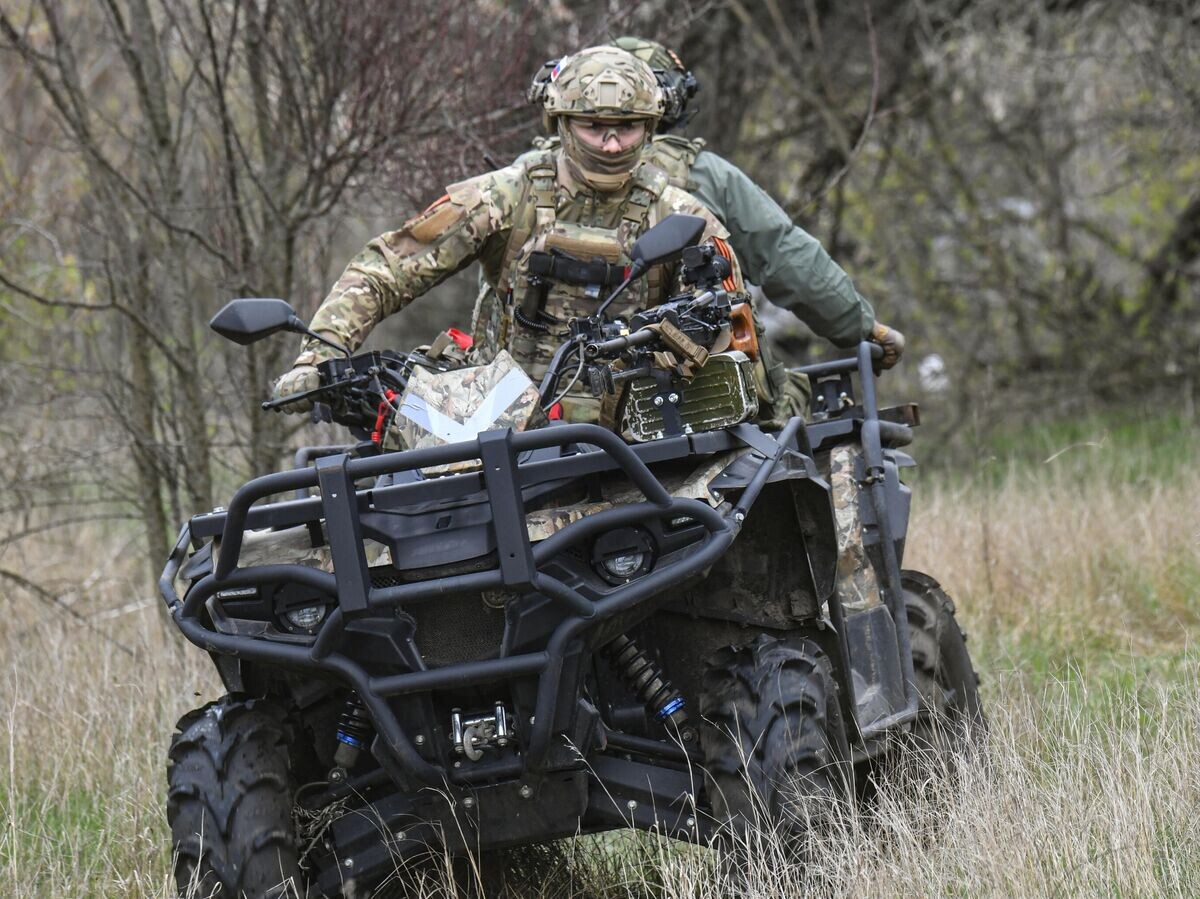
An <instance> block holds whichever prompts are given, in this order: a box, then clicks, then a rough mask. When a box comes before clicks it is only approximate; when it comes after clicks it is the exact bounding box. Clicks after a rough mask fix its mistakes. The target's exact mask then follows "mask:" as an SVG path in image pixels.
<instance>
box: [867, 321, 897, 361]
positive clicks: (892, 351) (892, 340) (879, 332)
mask: <svg viewBox="0 0 1200 899" xmlns="http://www.w3.org/2000/svg"><path fill="white" fill-rule="evenodd" d="M868 339H869V340H870V341H871V343H877V344H879V345H880V346H881V347H883V358H882V359H880V360H879V365H880V367H881V368H891V367H892V366H893V365H895V364H896V363H897V362H899V361H900V357H901V356H902V355H904V335H903V334H901V333H900V332H899V331H897V330H896V329H895V328H889V327H888V326H887V325H885V324H884V323H883V322H875V327H873V328H872V329H871V336H870V337H869V338H868Z"/></svg>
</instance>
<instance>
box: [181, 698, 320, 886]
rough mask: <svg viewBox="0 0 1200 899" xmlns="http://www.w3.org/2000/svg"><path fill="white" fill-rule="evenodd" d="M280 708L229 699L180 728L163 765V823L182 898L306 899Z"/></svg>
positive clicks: (189, 716)
mask: <svg viewBox="0 0 1200 899" xmlns="http://www.w3.org/2000/svg"><path fill="white" fill-rule="evenodd" d="M290 738H291V729H290V727H289V725H288V721H287V715H286V713H285V711H284V709H283V708H282V707H281V706H280V705H279V704H278V703H276V702H272V701H270V700H266V699H248V698H244V697H235V696H226V697H224V698H222V699H219V700H217V701H216V702H212V703H209V704H208V705H206V706H204V707H203V708H200V709H196V710H195V711H192V712H189V713H188V714H186V715H184V716H183V718H182V719H180V721H179V724H178V725H177V730H176V733H175V735H174V738H173V739H172V740H171V748H170V755H169V758H170V761H169V763H168V766H167V785H168V793H167V820H168V822H169V823H170V826H171V839H172V842H173V844H174V849H175V859H176V860H175V881H176V885H177V886H178V888H179V891H180V895H183V896H204V897H210V896H211V897H219V899H241V897H243V896H244V897H247V899H268V897H269V899H282V897H285V896H286V897H296V896H300V897H305V896H308V895H309V893H308V890H307V886H306V884H307V879H306V878H305V876H304V874H303V872H302V871H301V868H300V853H299V843H298V839H297V834H296V825H295V821H294V819H293V816H292V797H293V795H294V794H295V785H294V783H293V780H292V775H291V766H290V757H289V751H288V746H289V743H290Z"/></svg>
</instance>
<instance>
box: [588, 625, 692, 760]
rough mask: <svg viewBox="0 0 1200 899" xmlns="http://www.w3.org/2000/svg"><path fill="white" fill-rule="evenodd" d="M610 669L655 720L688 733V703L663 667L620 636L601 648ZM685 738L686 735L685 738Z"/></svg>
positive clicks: (624, 637) (689, 730) (634, 644)
mask: <svg viewBox="0 0 1200 899" xmlns="http://www.w3.org/2000/svg"><path fill="white" fill-rule="evenodd" d="M604 652H605V654H606V655H607V656H608V660H609V662H610V663H611V664H612V666H613V670H615V671H616V672H617V674H619V675H620V676H621V679H622V680H623V681H625V684H626V686H628V687H629V689H630V690H631V691H632V692H633V694H634V695H635V696H637V698H638V699H639V700H640V701H641V702H642V703H644V704H645V706H646V709H647V711H649V712H650V714H651V715H653V716H654V720H655V721H659V722H661V723H663V724H668V723H669V724H671V725H673V726H674V727H675V728H676V729H679V730H680V733H684V734H687V733H690V732H691V729H690V728H685V725H686V724H687V720H688V716H687V709H686V705H687V703H686V702H685V701H684V699H683V696H682V695H680V693H679V691H678V690H676V689H675V688H674V687H673V686H672V685H671V682H670V681H669V680H667V677H666V675H665V674H663V672H662V670H661V669H660V668H659V667H658V665H656V664H655V663H654V660H653V659H651V658H650V657H649V656H648V655H646V653H644V652H642V651H641V649H639V648H638V645H637V644H636V643H634V642H633V641H632V640H630V639H629V638H628V637H626V636H624V635H622V636H620V637H617V638H615V639H614V640H613V641H612V642H611V643H609V644H608V646H606V647H605V648H604ZM685 739H686V737H685Z"/></svg>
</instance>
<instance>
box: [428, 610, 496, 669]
mask: <svg viewBox="0 0 1200 899" xmlns="http://www.w3.org/2000/svg"><path fill="white" fill-rule="evenodd" d="M405 611H406V612H407V613H408V614H409V615H411V616H412V617H413V619H414V620H415V621H416V622H417V637H416V639H417V649H419V650H420V651H421V655H422V656H423V657H424V659H425V664H426V665H428V666H429V667H431V668H440V667H441V666H443V665H450V664H453V663H455V662H475V661H478V660H480V659H493V658H496V657H497V656H499V655H500V643H501V641H502V640H503V639H504V612H503V611H502V610H500V609H493V608H492V607H491V606H488V605H485V604H484V602H483V599H482V597H480V595H479V594H478V593H473V594H464V595H460V596H450V597H445V598H441V599H430V600H426V601H424V602H418V603H413V604H412V605H409V606H406V607H405Z"/></svg>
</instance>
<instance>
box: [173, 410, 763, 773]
mask: <svg viewBox="0 0 1200 899" xmlns="http://www.w3.org/2000/svg"><path fill="white" fill-rule="evenodd" d="M556 445H557V446H564V447H566V446H571V445H586V446H594V447H598V448H599V450H598V451H591V452H584V453H580V454H578V455H577V456H575V457H569V458H567V459H563V460H558V461H560V462H563V463H571V462H573V463H575V464H574V465H560V466H558V467H556V468H555V469H553V470H552V471H551V472H549V473H553V474H556V475H557V476H558V477H563V476H568V475H569V474H571V473H572V472H571V469H572V468H574V469H576V470H577V471H578V472H580V473H586V472H587V471H589V470H591V469H592V468H594V465H593V464H592V463H594V462H595V461H596V460H594V459H592V458H590V457H592V456H594V455H596V453H597V452H599V453H602V454H604V455H605V456H607V457H608V458H609V459H611V460H612V461H613V462H615V463H616V465H617V466H618V467H619V468H620V469H622V470H623V471H624V472H625V474H626V476H628V477H629V479H630V480H631V481H632V482H633V483H634V484H635V485H637V487H639V488H640V489H641V491H642V493H643V495H644V496H645V497H646V500H645V501H644V502H640V503H634V504H631V505H627V506H621V507H617V508H612V509H606V510H604V511H601V512H598V513H595V514H593V515H590V516H588V517H587V518H584V519H582V520H580V521H577V522H574V523H572V524H570V525H568V526H567V527H565V528H563V529H562V530H560V531H558V532H556V533H555V534H553V535H551V536H550V537H549V538H547V539H546V540H543V541H541V542H540V543H538V544H537V545H536V546H534V545H532V544H531V543H530V541H529V537H528V534H527V531H526V528H525V523H524V521H525V512H524V503H523V500H522V494H521V483H522V480H524V479H523V478H522V477H521V476H520V469H521V467H522V466H521V465H520V463H519V462H518V459H517V455H518V454H520V453H522V452H526V451H530V450H535V449H541V448H546V447H552V446H556ZM678 449H680V450H682V449H683V447H679V448H678ZM780 456H782V448H781V450H780V452H779V453H778V454H777V457H776V458H778V457H780ZM472 459H478V460H480V462H481V463H482V466H483V473H482V479H483V485H484V487H485V489H486V490H487V491H488V494H489V500H490V502H491V508H492V513H493V519H492V527H493V529H494V534H495V539H496V544H497V550H498V564H497V566H496V567H495V568H493V569H491V570H488V571H480V572H472V573H470V574H459V575H450V576H446V577H439V578H434V579H432V580H427V581H420V582H416V583H409V584H403V585H400V586H392V587H372V586H371V583H370V578H369V575H368V571H367V564H366V558H365V555H364V552H363V541H362V532H361V527H360V524H359V519H358V514H357V511H358V510H357V505H358V503H359V502H360V501H365V502H370V500H369V498H368V497H366V496H364V495H365V494H369V493H370V491H369V490H357V489H356V488H355V481H356V480H358V479H361V478H372V477H378V476H380V475H384V474H389V473H395V472H399V471H405V470H413V469H419V468H427V467H430V466H435V465H445V464H449V463H454V462H463V461H468V460H472ZM539 464H541V465H545V464H546V463H533V464H532V466H528V467H533V466H536V465H539ZM763 467H764V468H768V467H770V468H773V467H774V460H773V459H770V460H767V461H764V463H763ZM560 469H561V470H560ZM547 473H548V472H547V471H545V470H544V471H543V472H542V474H543V475H545V474H547ZM768 473H769V472H768ZM764 480H765V478H764ZM467 481H468V482H467V483H463V484H460V487H462V488H465V489H468V490H469V489H470V486H471V483H470V481H471V479H467ZM435 483H436V482H435ZM314 486H319V487H320V488H321V496H320V497H314V498H312V499H308V500H303V501H292V502H290V503H284V504H281V505H288V506H296V505H303V506H304V507H305V510H304V511H305V512H309V513H312V517H322V518H324V519H325V521H326V532H327V533H328V536H329V544H330V552H331V555H332V558H333V567H334V572H333V573H332V574H331V573H328V572H324V571H318V570H315V569H313V568H309V567H306V566H303V565H265V566H256V567H251V568H239V567H238V566H237V562H238V556H239V553H240V549H241V544H242V539H243V535H244V533H245V530H246V529H247V522H248V519H249V518H250V517H251V516H250V515H249V513H250V507H251V505H252V504H253V503H254V502H256V501H257V500H259V499H263V498H265V497H268V496H272V495H275V494H280V493H286V492H289V491H294V490H302V489H307V488H311V487H314ZM751 501H752V500H751ZM268 508H269V507H268ZM295 511H298V510H293V512H295ZM655 515H656V516H666V517H671V518H674V517H679V516H687V517H690V518H692V519H693V520H695V521H696V522H698V523H699V524H700V525H702V526H703V527H704V529H705V532H706V533H705V536H704V538H703V539H702V541H701V542H700V544H699V545H698V546H697V547H696V548H695V549H694V550H693V551H691V552H689V554H688V555H687V557H686V558H684V559H681V560H679V561H676V562H673V563H670V564H667V565H665V566H663V567H662V568H660V569H658V570H655V571H652V572H650V573H648V574H647V575H646V576H644V577H642V578H640V579H638V580H635V581H633V582H631V583H629V584H628V585H626V586H624V587H621V588H618V589H616V590H614V591H613V592H612V593H611V594H610V595H608V596H606V597H603V598H601V599H598V600H596V601H591V600H589V599H586V598H585V597H584V596H582V595H581V594H580V593H579V592H578V591H577V590H575V589H574V588H572V587H571V586H569V585H568V584H566V583H564V582H563V581H562V580H559V579H558V578H556V577H554V576H552V575H550V574H548V573H547V572H546V571H544V570H542V569H543V568H544V567H545V566H546V563H547V562H548V561H549V560H550V559H552V558H554V557H555V556H556V555H557V554H559V553H560V552H562V551H563V550H564V549H566V548H568V547H569V546H571V545H573V544H575V543H577V542H579V541H582V540H586V539H587V538H589V537H593V536H595V535H597V534H600V533H602V532H604V531H607V530H610V529H612V528H616V527H620V526H625V525H631V524H635V523H637V522H638V521H641V520H644V519H645V518H647V517H648V516H655ZM289 517H291V516H289ZM304 517H305V518H308V517H309V516H308V515H305V516H304ZM222 518H223V521H222V529H221V534H222V539H221V551H220V553H219V558H218V559H216V560H215V568H214V571H213V573H212V574H209V575H207V576H205V577H203V578H201V579H200V580H199V581H198V582H197V583H196V584H195V585H193V586H192V588H191V589H190V590H188V592H187V594H186V598H182V599H181V598H180V597H179V596H178V595H177V594H176V592H175V587H174V580H175V577H176V575H177V574H178V572H179V568H180V566H181V564H182V562H183V559H184V557H185V555H186V553H187V550H188V547H189V546H190V545H191V543H192V541H193V538H194V536H195V535H194V531H193V527H192V524H191V523H189V525H187V526H185V527H184V528H183V531H182V533H181V534H180V537H179V540H178V542H177V543H176V546H175V549H174V551H173V552H172V554H171V558H170V560H169V562H168V565H167V568H166V570H164V572H163V575H162V578H161V579H160V589H161V590H162V593H163V596H164V599H165V600H166V601H167V603H168V605H169V606H170V608H171V612H172V614H173V616H174V618H175V621H176V623H177V624H178V626H179V628H180V630H181V631H183V633H184V635H185V636H186V637H187V638H188V639H189V640H191V641H192V642H193V643H195V644H196V645H197V646H200V647H201V648H203V649H206V650H208V651H210V652H220V653H228V654H231V655H235V656H239V657H242V658H245V659H251V660H255V661H260V662H267V663H274V664H278V665H286V666H290V667H294V668H301V669H310V670H317V671H321V672H324V673H327V674H333V675H335V676H338V677H340V678H342V679H343V680H345V681H346V682H347V684H348V685H349V686H350V687H352V688H353V689H354V690H355V692H356V693H357V694H358V695H359V697H360V698H361V699H362V700H363V702H364V703H365V704H366V706H367V708H368V710H369V711H370V713H371V716H372V718H373V719H374V721H375V725H376V728H377V730H378V733H379V735H380V736H381V737H382V739H383V741H384V744H385V745H386V747H387V749H388V750H389V752H390V754H391V755H392V757H393V758H394V760H395V761H396V762H397V763H398V764H399V767H400V770H401V771H402V773H403V774H404V775H405V777H406V778H408V779H409V780H410V783H409V784H408V785H407V786H414V785H416V784H436V783H440V782H442V780H443V779H449V780H450V781H452V782H462V783H468V782H475V781H480V780H484V779H488V778H495V777H501V776H512V775H515V774H518V773H520V772H521V771H522V770H526V769H530V770H536V769H537V768H538V767H539V765H541V764H542V763H543V762H544V761H545V759H546V756H547V753H548V752H549V750H550V746H551V740H552V736H553V735H552V732H551V731H552V727H553V722H555V721H556V720H558V716H557V711H558V707H559V704H560V703H561V702H563V701H564V697H563V696H562V690H561V686H562V685H561V684H560V680H561V675H562V669H563V661H564V657H565V656H566V655H567V652H568V649H569V647H570V645H571V644H572V642H573V641H574V640H576V639H578V638H579V637H581V636H583V635H584V634H585V633H586V632H587V631H588V630H589V629H591V628H593V627H595V626H597V625H598V624H600V623H601V622H603V621H606V620H608V619H610V618H612V617H613V616H614V615H616V614H618V613H621V612H623V611H626V610H628V609H630V608H631V607H633V606H635V605H636V604H638V603H640V602H642V601H644V600H646V599H648V598H649V597H651V596H653V595H655V594H657V593H659V592H661V591H662V590H663V589H664V588H665V587H666V586H667V585H668V584H670V583H673V582H675V581H677V580H679V579H682V578H685V577H688V576H690V575H692V574H694V573H696V572H699V571H702V570H704V569H705V568H707V567H708V566H709V565H711V564H712V562H714V561H715V560H716V559H717V558H718V557H719V556H720V555H721V554H722V553H723V552H724V551H725V550H726V549H727V548H728V546H729V545H730V544H731V543H732V542H733V539H734V536H735V535H736V532H737V521H736V520H735V519H734V518H733V516H732V515H730V516H728V517H726V516H724V515H722V514H721V513H719V512H717V511H716V510H715V509H713V508H712V507H710V506H709V505H707V504H706V503H703V502H700V501H698V500H693V499H681V498H678V497H674V496H672V495H671V494H670V493H668V492H667V490H666V488H664V487H663V486H662V484H661V483H660V482H659V481H658V479H657V478H655V477H654V475H653V474H652V473H651V472H650V470H649V468H647V466H646V464H645V462H643V461H642V459H641V458H639V457H638V454H637V453H635V452H634V450H633V449H632V448H631V447H630V446H628V445H627V444H626V443H625V442H624V441H622V440H621V439H620V438H619V437H618V436H617V435H615V434H613V433H612V432H610V431H607V430H605V429H603V428H600V427H597V426H595V425H565V426H559V427H552V428H547V429H543V430H538V431H530V432H525V433H513V432H511V431H508V430H505V431H488V432H483V433H481V434H480V435H479V436H478V438H477V439H475V440H472V441H466V442H463V443H457V444H452V445H448V446H439V447H434V448H430V449H421V450H408V451H404V452H399V453H389V454H386V455H381V456H376V457H371V458H363V459H352V458H350V457H349V456H348V455H347V454H345V453H339V454H336V455H331V456H323V457H321V458H318V459H317V460H316V465H315V467H314V468H306V469H297V470H292V471H286V472H279V473H276V474H270V475H266V476H264V477H260V478H256V479H255V480H252V481H250V482H249V483H247V484H245V485H244V486H243V487H242V488H241V489H239V490H238V491H237V493H236V494H235V495H234V497H233V500H232V501H231V502H230V506H229V509H228V510H227V511H226V512H225V513H224V514H223V516H222ZM206 530H207V528H206ZM268 582H275V583H278V582H290V583H298V584H303V585H305V586H308V587H310V588H312V589H314V590H317V591H320V592H321V593H324V594H327V595H330V596H332V597H335V598H336V603H337V605H336V608H334V609H333V611H332V612H331V613H330V614H329V615H328V617H327V618H326V619H325V621H324V623H323V624H322V625H321V628H320V630H319V631H318V633H317V634H316V637H315V639H314V641H313V643H312V645H311V646H297V645H289V644H283V643H277V642H271V641H270V640H268V639H265V638H260V637H253V636H246V635H234V634H223V633H218V632H217V631H215V630H214V629H212V628H210V627H208V626H206V624H205V623H204V621H203V617H202V613H203V610H204V608H205V603H206V602H207V600H208V599H209V598H210V597H212V596H213V595H215V594H216V593H217V592H219V591H221V590H227V589H231V588H235V587H248V586H257V585H261V584H264V583H268ZM501 588H506V589H508V590H515V591H535V592H537V593H539V594H541V595H543V596H545V597H547V598H549V599H550V600H552V601H554V602H556V603H559V604H561V605H562V606H563V607H564V608H565V610H566V611H567V613H568V614H567V615H566V617H565V618H564V619H563V620H562V622H561V623H560V624H559V625H558V626H557V627H556V628H555V630H554V632H553V633H552V635H551V636H550V638H549V640H548V642H547V644H546V648H545V649H544V650H542V651H539V652H525V653H521V654H519V655H513V656H508V657H502V658H497V659H488V660H484V661H475V662H462V663H457V664H453V665H449V666H446V667H443V668H437V669H432V670H421V671H412V672H408V673H403V674H395V675H389V676H370V675H369V674H368V673H367V671H366V670H365V669H364V668H363V667H362V666H361V665H360V664H358V663H357V662H355V661H354V660H352V659H350V658H348V657H346V656H344V655H342V654H340V653H338V652H336V651H335V647H336V646H337V645H338V641H339V638H340V637H341V635H342V633H343V632H344V628H345V624H346V623H347V622H348V621H350V620H352V619H353V618H354V617H356V616H360V615H364V614H368V613H370V612H372V611H378V610H383V609H389V608H391V607H394V606H400V605H403V604H405V603H409V602H418V601H421V600H426V599H432V598H435V597H439V596H445V595H447V594H452V593H463V592H477V591H480V590H488V589H501ZM530 675H536V676H537V677H538V687H537V699H536V704H535V707H534V708H535V712H534V721H533V724H532V726H531V728H530V731H529V736H528V742H527V745H526V748H525V753H524V756H523V758H517V759H513V758H508V759H499V760H496V761H494V762H484V763H479V764H476V765H473V766H471V768H470V769H467V770H464V769H453V770H450V771H447V770H444V769H442V768H441V767H440V766H437V765H434V764H431V763H430V762H428V761H426V760H425V759H424V758H423V757H422V756H421V755H420V754H419V753H418V752H417V750H416V747H415V746H414V744H413V743H412V741H411V740H410V739H409V737H408V735H407V734H406V733H405V732H404V729H403V727H402V726H401V724H400V721H399V720H398V718H397V716H396V715H395V714H394V712H393V711H392V709H391V708H390V707H389V705H388V703H387V701H386V700H387V698H388V697H392V696H400V695H405V694H411V693H417V692H425V691H429V690H437V689H445V688H452V687H462V686H473V685H485V684H490V683H492V682H494V681H497V680H510V679H513V678H518V677H525V676H530ZM570 699H572V700H573V697H571V698H570ZM402 786H404V785H403V784H402Z"/></svg>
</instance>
